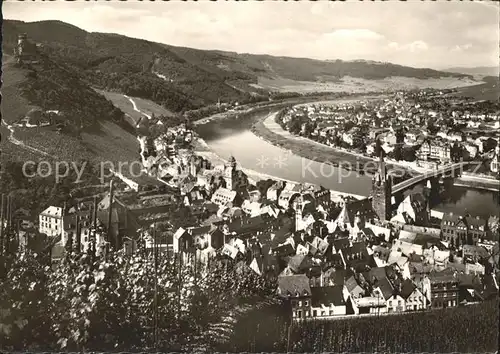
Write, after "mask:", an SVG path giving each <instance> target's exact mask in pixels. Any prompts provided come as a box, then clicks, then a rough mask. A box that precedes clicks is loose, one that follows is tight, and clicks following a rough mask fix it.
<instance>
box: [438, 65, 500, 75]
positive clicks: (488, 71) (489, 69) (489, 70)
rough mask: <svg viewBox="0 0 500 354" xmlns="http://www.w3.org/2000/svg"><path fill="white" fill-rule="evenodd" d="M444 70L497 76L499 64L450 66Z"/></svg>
mask: <svg viewBox="0 0 500 354" xmlns="http://www.w3.org/2000/svg"><path fill="white" fill-rule="evenodd" d="M444 71H447V72H450V73H459V74H466V75H477V76H497V77H498V74H499V69H498V66H478V67H473V68H449V69H445V70H444Z"/></svg>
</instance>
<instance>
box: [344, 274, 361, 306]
mask: <svg viewBox="0 0 500 354" xmlns="http://www.w3.org/2000/svg"><path fill="white" fill-rule="evenodd" d="M365 293H366V290H365V289H364V288H362V287H361V285H360V284H359V282H358V280H357V279H356V277H355V276H354V275H350V276H348V278H347V279H346V280H345V282H344V288H343V294H344V299H345V300H346V301H347V299H348V298H351V300H356V299H359V298H362V297H363V296H364V295H365Z"/></svg>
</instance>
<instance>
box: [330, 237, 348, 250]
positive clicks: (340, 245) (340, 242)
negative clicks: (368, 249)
mask: <svg viewBox="0 0 500 354" xmlns="http://www.w3.org/2000/svg"><path fill="white" fill-rule="evenodd" d="M350 244H351V243H350V241H349V238H348V237H345V238H338V239H336V240H333V247H334V248H335V250H336V251H337V252H339V251H340V250H341V249H345V248H349V247H350Z"/></svg>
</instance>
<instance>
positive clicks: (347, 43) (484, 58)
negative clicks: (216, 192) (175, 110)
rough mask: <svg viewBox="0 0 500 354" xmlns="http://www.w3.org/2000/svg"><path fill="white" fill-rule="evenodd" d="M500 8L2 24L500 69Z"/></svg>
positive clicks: (323, 10) (53, 5) (394, 4)
mask: <svg viewBox="0 0 500 354" xmlns="http://www.w3.org/2000/svg"><path fill="white" fill-rule="evenodd" d="M499 5H500V4H499V3H494V2H491V1H482V2H478V1H475V2H470V1H464V2H459V1H450V2H446V1H444V0H439V1H437V2H430V1H424V2H421V1H418V0H408V1H407V2H399V1H386V2H381V1H375V2H360V1H357V0H351V1H349V0H348V1H346V2H338V1H335V2H331V1H318V2H308V1H301V2H293V1H292V2H283V1H271V0H268V1H262V2H257V1H249V2H235V1H228V2H222V1H218V2H211V1H208V0H200V1H198V2H193V1H188V2H181V1H169V2H163V1H156V2H150V1H144V2H142V1H133V0H129V1H127V2H121V1H112V2H105V1H99V2H92V1H90V2H83V1H77V2H65V1H53V2H41V1H36V2H31V1H23V2H18V1H14V0H4V2H3V16H4V18H7V19H16V20H22V21H29V22H31V21H41V20H60V21H64V22H67V23H70V24H73V25H75V26H77V27H80V28H82V29H84V30H86V31H89V32H108V33H119V34H123V35H126V36H129V37H135V38H142V39H147V40H150V41H155V42H160V43H166V44H171V45H175V46H183V47H191V48H199V49H219V50H227V51H234V52H238V53H253V54H270V55H277V56H292V57H306V58H314V59H324V60H335V59H342V60H356V59H365V60H376V61H383V62H391V63H396V64H401V65H408V66H413V67H430V68H437V69H442V68H450V67H477V66H498V64H499Z"/></svg>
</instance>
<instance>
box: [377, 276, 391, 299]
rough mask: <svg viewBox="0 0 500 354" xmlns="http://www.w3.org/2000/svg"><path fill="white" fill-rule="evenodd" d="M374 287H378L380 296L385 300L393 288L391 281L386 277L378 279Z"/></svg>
mask: <svg viewBox="0 0 500 354" xmlns="http://www.w3.org/2000/svg"><path fill="white" fill-rule="evenodd" d="M376 287H377V288H380V290H381V291H382V296H383V297H384V299H386V300H387V299H388V298H390V297H391V296H392V295H393V293H394V288H393V287H392V285H391V282H390V281H389V279H387V277H383V278H382V279H378V281H377V285H376Z"/></svg>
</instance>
